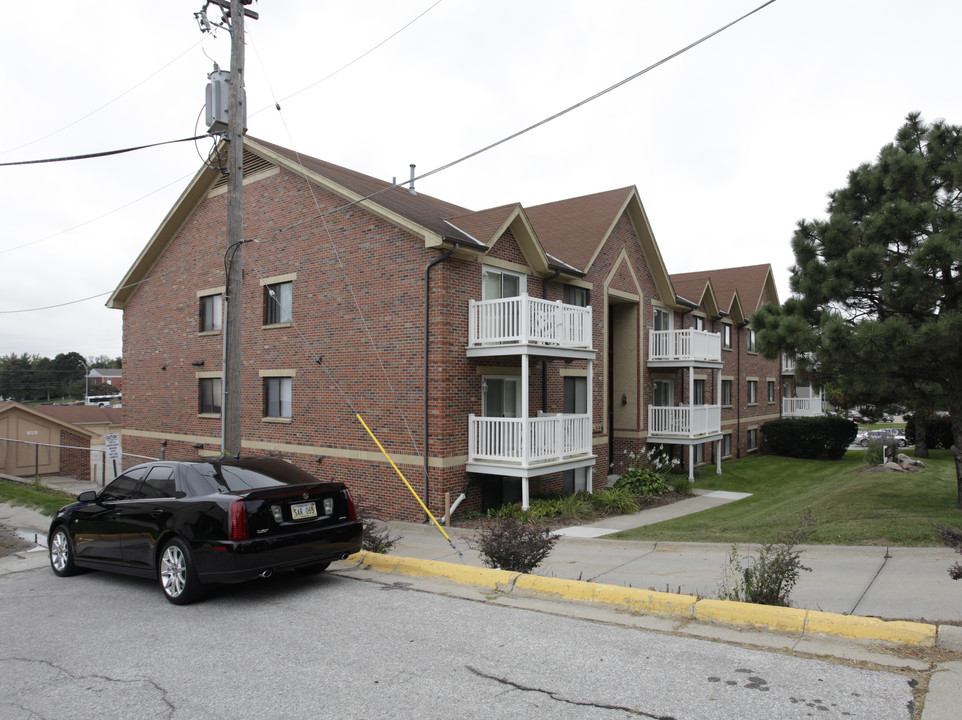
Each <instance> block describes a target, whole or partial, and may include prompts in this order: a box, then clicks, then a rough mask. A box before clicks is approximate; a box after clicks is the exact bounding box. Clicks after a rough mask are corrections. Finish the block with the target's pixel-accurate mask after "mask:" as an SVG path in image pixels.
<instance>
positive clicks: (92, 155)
mask: <svg viewBox="0 0 962 720" xmlns="http://www.w3.org/2000/svg"><path fill="white" fill-rule="evenodd" d="M773 1H774V0H773ZM205 137H207V135H196V136H194V137H189V138H181V139H180V140H164V141H163V142H156V143H150V144H149V145H138V146H136V147H129V148H123V149H121V150H104V151H102V152H96V153H87V154H86V155H68V156H66V157H59V158H45V159H43V160H18V161H16V162H5V163H0V167H10V166H12V165H39V164H41V163H55V162H67V161H69V160H90V159H92V158H100V157H108V156H110V155H122V154H123V153H129V152H135V151H137V150H146V149H147V148H152V147H159V146H161V145H173V144H174V143H182V142H193V141H194V140H200V139H202V138H205Z"/></svg>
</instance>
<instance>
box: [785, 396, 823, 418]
mask: <svg viewBox="0 0 962 720" xmlns="http://www.w3.org/2000/svg"><path fill="white" fill-rule="evenodd" d="M821 414H822V398H820V397H814V398H782V417H816V416H818V415H821Z"/></svg>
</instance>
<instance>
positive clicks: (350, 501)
mask: <svg viewBox="0 0 962 720" xmlns="http://www.w3.org/2000/svg"><path fill="white" fill-rule="evenodd" d="M344 494H345V495H346V496H347V519H348V520H350V521H351V522H353V521H355V520H357V508H356V507H354V498H352V497H351V491H350V490H348V489H347V488H344Z"/></svg>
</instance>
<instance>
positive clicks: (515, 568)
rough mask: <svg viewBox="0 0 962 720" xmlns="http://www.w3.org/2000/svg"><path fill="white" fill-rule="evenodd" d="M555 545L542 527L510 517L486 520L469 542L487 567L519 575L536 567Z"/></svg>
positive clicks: (556, 538) (548, 531)
mask: <svg viewBox="0 0 962 720" xmlns="http://www.w3.org/2000/svg"><path fill="white" fill-rule="evenodd" d="M556 542H558V536H557V535H552V534H551V531H550V530H549V529H548V528H547V527H545V526H544V525H540V524H538V523H535V522H530V523H525V522H521V521H520V520H517V519H515V518H510V517H504V518H495V519H492V520H489V521H488V522H486V523H485V524H484V525H483V526H482V527H481V528H480V529H479V530H478V532H477V534H476V535H475V536H474V538H472V539H471V541H470V543H471V546H472V547H473V548H474V549H475V550H477V551H478V552H479V553H481V560H482V562H483V563H484V564H485V565H486V566H487V567H491V568H497V569H499V570H509V571H511V572H520V573H529V572H531V571H532V570H534V569H535V568H536V567H538V565H540V564H541V562H542V561H543V560H544V559H545V558H546V557H548V555H549V554H550V553H551V550H552V549H553V548H554V546H555V543H556Z"/></svg>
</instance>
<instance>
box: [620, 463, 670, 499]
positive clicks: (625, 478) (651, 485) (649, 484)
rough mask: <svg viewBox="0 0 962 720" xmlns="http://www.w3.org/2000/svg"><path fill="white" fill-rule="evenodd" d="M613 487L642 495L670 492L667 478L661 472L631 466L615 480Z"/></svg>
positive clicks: (648, 495)
mask: <svg viewBox="0 0 962 720" xmlns="http://www.w3.org/2000/svg"><path fill="white" fill-rule="evenodd" d="M615 487H616V488H624V489H626V490H628V491H629V492H632V493H634V494H635V495H641V496H642V497H650V496H651V495H664V494H665V493H669V492H671V484H670V483H669V482H668V478H667V477H666V476H665V475H664V474H663V473H659V472H655V471H654V470H650V469H648V468H631V469H630V470H628V471H627V472H625V474H624V475H622V476H621V477H620V478H618V480H616V481H615Z"/></svg>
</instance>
